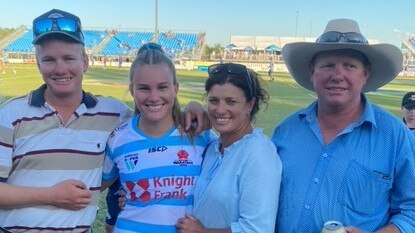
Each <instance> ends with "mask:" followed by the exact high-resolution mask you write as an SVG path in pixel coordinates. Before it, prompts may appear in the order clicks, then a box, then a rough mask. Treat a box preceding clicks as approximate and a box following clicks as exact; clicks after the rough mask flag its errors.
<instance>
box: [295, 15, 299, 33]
mask: <svg viewBox="0 0 415 233" xmlns="http://www.w3.org/2000/svg"><path fill="white" fill-rule="evenodd" d="M298 12H299V11H298V10H297V17H296V19H295V38H297V26H298Z"/></svg>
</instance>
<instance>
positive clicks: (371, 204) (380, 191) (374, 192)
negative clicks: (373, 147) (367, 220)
mask: <svg viewBox="0 0 415 233" xmlns="http://www.w3.org/2000/svg"><path fill="white" fill-rule="evenodd" d="M391 188H392V179H391V177H390V176H389V175H388V174H384V173H381V172H378V171H373V170H372V169H370V168H368V167H365V166H363V165H361V164H359V163H357V162H356V161H352V162H350V164H349V166H348V169H347V171H346V175H345V176H344V178H343V181H342V184H341V187H340V192H339V194H338V197H339V198H338V199H339V202H340V204H341V205H343V206H345V207H347V208H349V209H351V210H353V211H355V212H357V213H360V214H366V215H371V214H373V213H375V212H376V211H378V210H379V209H380V207H381V206H383V205H387V204H386V203H387V200H388V197H389V192H390V189H391Z"/></svg>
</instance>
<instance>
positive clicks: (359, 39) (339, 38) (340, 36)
mask: <svg viewBox="0 0 415 233" xmlns="http://www.w3.org/2000/svg"><path fill="white" fill-rule="evenodd" d="M316 42H317V43H324V42H345V43H357V44H369V42H368V41H367V40H366V38H365V37H364V36H363V35H362V34H360V33H357V32H336V31H331V32H326V33H323V35H321V36H320V37H319V38H317V40H316Z"/></svg>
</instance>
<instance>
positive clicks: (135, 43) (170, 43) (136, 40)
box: [5, 29, 198, 56]
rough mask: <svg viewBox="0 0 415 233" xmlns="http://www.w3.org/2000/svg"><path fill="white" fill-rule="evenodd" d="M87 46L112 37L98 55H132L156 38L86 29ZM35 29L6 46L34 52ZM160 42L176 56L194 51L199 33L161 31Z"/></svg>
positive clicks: (144, 33)
mask: <svg viewBox="0 0 415 233" xmlns="http://www.w3.org/2000/svg"><path fill="white" fill-rule="evenodd" d="M84 37H85V47H86V48H87V49H89V48H93V47H96V46H98V45H99V44H101V43H102V41H103V40H104V39H105V38H108V37H111V38H110V40H109V42H108V43H107V44H106V45H105V46H104V48H102V49H101V50H100V51H97V55H100V54H101V55H108V56H118V55H131V53H135V52H136V51H137V50H138V49H139V48H140V47H141V46H142V45H143V44H144V43H147V42H150V41H152V40H153V38H154V33H153V32H139V31H120V32H115V33H110V32H107V31H105V30H89V29H87V30H84ZM32 40H33V31H32V30H31V29H28V30H27V31H26V32H25V33H24V34H23V35H22V36H21V37H19V38H17V39H16V40H14V41H13V42H12V43H10V44H9V45H7V46H6V48H5V49H7V50H8V51H9V52H11V53H13V52H15V53H23V52H24V53H26V52H33V51H34V46H33V44H32ZM158 43H159V44H160V45H161V46H162V47H163V49H164V50H165V51H166V52H167V54H169V55H171V56H174V54H178V53H180V52H188V51H193V50H194V49H195V48H196V46H197V44H198V35H197V33H172V32H166V33H160V35H159V38H158Z"/></svg>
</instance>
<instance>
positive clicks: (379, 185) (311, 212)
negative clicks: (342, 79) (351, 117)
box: [272, 95, 415, 233]
mask: <svg viewBox="0 0 415 233" xmlns="http://www.w3.org/2000/svg"><path fill="white" fill-rule="evenodd" d="M362 98H363V102H364V104H365V109H364V112H363V114H362V116H361V117H360V119H359V120H358V121H357V122H355V123H353V124H351V125H349V126H348V127H346V128H345V129H344V130H343V131H342V132H341V133H340V134H339V135H337V136H336V138H335V139H334V140H333V141H331V142H330V143H329V144H328V145H326V144H325V143H324V140H323V136H322V133H321V131H320V127H319V124H318V120H317V114H316V113H317V102H314V103H312V104H311V105H310V106H309V107H307V108H306V109H303V110H300V111H298V112H296V113H294V114H292V115H291V116H289V117H288V118H287V119H285V120H284V121H283V122H282V123H281V124H280V125H279V126H277V127H276V129H275V131H274V134H273V137H272V141H273V142H274V143H275V144H276V146H277V152H278V154H279V155H280V157H281V160H282V164H283V167H284V171H283V176H282V183H281V195H280V204H279V211H278V217H277V227H276V229H277V230H276V232H279V233H290V232H320V231H321V229H322V227H323V225H324V223H325V222H326V221H329V220H336V221H340V222H342V223H343V224H344V225H345V226H356V227H359V228H361V229H363V230H365V231H375V230H377V229H380V228H382V227H384V226H385V225H387V224H388V223H393V224H395V225H396V226H397V227H398V228H399V229H400V230H401V232H415V165H414V155H415V140H414V137H413V135H411V134H410V132H409V131H408V130H407V129H406V128H405V127H406V126H405V125H404V124H403V123H402V121H401V120H399V119H397V118H396V117H394V116H393V115H392V114H390V113H388V112H386V111H385V110H382V109H381V108H379V107H377V106H375V105H372V104H371V103H369V102H368V101H367V100H366V97H364V95H362Z"/></svg>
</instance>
